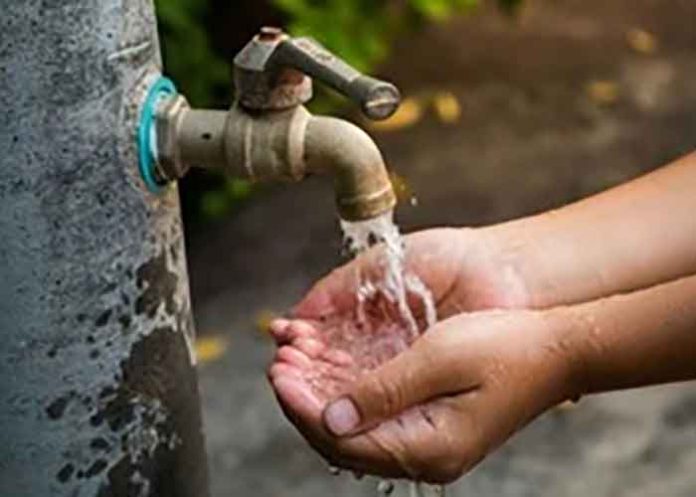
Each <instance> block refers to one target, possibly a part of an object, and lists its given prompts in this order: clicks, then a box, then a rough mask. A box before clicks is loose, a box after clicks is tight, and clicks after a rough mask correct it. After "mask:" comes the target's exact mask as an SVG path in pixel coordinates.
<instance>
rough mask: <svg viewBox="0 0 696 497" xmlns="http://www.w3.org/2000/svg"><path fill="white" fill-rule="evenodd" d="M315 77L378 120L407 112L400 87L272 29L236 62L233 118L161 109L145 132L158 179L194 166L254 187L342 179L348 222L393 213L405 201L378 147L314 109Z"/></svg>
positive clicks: (173, 103)
mask: <svg viewBox="0 0 696 497" xmlns="http://www.w3.org/2000/svg"><path fill="white" fill-rule="evenodd" d="M311 78H315V79H318V80H320V81H322V82H324V83H326V84H327V85H329V86H330V87H332V88H333V89H335V90H337V91H339V92H340V93H343V94H344V95H346V96H348V97H349V98H351V99H353V100H354V101H356V102H357V103H358V104H359V105H360V107H361V109H362V111H363V113H364V114H365V115H366V116H367V117H369V118H371V119H376V120H378V119H386V118H387V117H389V116H391V115H392V114H393V113H394V112H395V111H396V109H397V108H398V106H399V102H400V95H399V91H398V90H397V88H396V87H395V86H394V85H392V84H391V83H387V82H384V81H380V80H377V79H374V78H371V77H369V76H365V75H363V74H361V73H360V72H358V71H357V70H356V69H354V68H353V67H351V66H349V65H348V64H346V63H345V62H344V61H342V60H340V59H339V58H337V57H335V56H334V55H332V54H331V53H329V52H328V51H327V50H326V49H325V48H324V47H322V46H321V45H319V44H318V43H317V42H316V41H314V40H312V39H310V38H291V37H289V36H288V35H287V34H285V33H283V32H282V31H281V30H279V29H276V28H263V29H262V30H261V32H260V33H259V34H258V35H257V36H255V37H254V39H253V40H252V41H251V42H250V43H249V44H248V45H247V46H246V47H245V48H244V49H243V50H242V51H241V52H240V53H239V54H238V55H237V56H236V57H235V60H234V79H235V86H236V97H235V101H234V103H233V105H232V107H231V108H230V109H229V110H228V111H222V110H206V109H194V108H191V107H190V106H189V104H188V102H187V101H186V99H185V97H184V96H182V95H180V94H177V93H176V92H174V91H169V92H167V94H166V95H163V96H162V98H159V99H157V100H156V102H155V103H156V106H155V108H154V111H153V114H154V115H153V118H152V126H153V127H154V129H153V130H152V133H149V134H148V133H144V135H145V137H146V139H147V137H148V136H152V139H153V140H154V141H155V143H154V144H153V145H154V146H155V150H154V152H153V154H152V155H153V160H152V161H151V162H152V169H153V170H152V174H151V175H150V176H151V178H152V180H153V181H154V183H156V185H163V184H166V183H167V182H170V181H174V180H176V179H179V178H182V177H183V176H184V175H185V174H186V172H187V171H188V170H189V169H190V168H191V167H201V168H205V169H219V170H222V171H224V172H225V173H226V174H227V175H230V176H233V177H241V178H248V179H250V180H252V181H267V180H285V181H299V180H301V179H303V178H305V177H307V176H309V175H312V174H317V173H318V174H324V173H325V174H329V175H332V176H333V178H334V188H335V192H336V203H337V209H338V213H339V215H340V217H341V218H342V219H344V220H348V221H358V220H365V219H371V218H373V217H376V216H379V215H381V214H383V213H385V212H388V211H391V210H392V209H393V208H394V206H395V204H396V196H395V194H394V191H393V188H392V184H391V181H390V179H389V174H388V171H387V167H386V165H385V163H384V159H383V157H382V154H381V153H380V150H379V148H378V147H377V145H376V144H375V142H374V141H373V140H372V138H370V136H369V135H368V134H367V133H366V132H365V131H363V130H362V129H361V128H359V127H358V126H356V125H354V124H352V123H350V122H348V121H345V120H341V119H336V118H332V117H324V116H314V115H312V114H311V113H310V112H309V111H308V110H307V109H306V108H305V106H304V104H305V103H306V102H308V101H309V100H310V99H311V98H312V79H311ZM141 169H142V168H141Z"/></svg>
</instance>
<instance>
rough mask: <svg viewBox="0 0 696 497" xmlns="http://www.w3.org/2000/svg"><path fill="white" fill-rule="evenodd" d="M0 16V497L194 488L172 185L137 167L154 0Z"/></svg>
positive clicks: (25, 5)
mask: <svg viewBox="0 0 696 497" xmlns="http://www.w3.org/2000/svg"><path fill="white" fill-rule="evenodd" d="M2 19H3V22H2V29H3V35H2V36H1V37H0V73H1V75H2V76H1V77H0V79H1V80H2V85H0V106H2V109H3V112H2V113H0V129H2V133H0V150H2V154H0V205H1V206H2V208H0V332H1V334H2V341H0V447H1V448H2V449H1V450H2V453H1V455H0V495H3V496H13V497H14V496H22V497H45V496H49V495H50V496H56V497H61V496H64V497H68V496H77V495H79V496H96V495H99V496H102V497H106V496H109V497H121V496H123V497H125V496H138V497H145V496H150V497H152V496H161V497H164V496H167V497H169V496H176V497H204V496H206V495H207V494H208V491H207V474H206V464H205V453H204V450H203V438H202V435H201V419H200V403H199V399H198V388H197V379H196V371H195V366H194V364H193V353H192V349H191V347H192V340H193V320H192V316H191V304H190V298H189V291H188V278H187V273H186V261H185V253H184V240H183V230H182V226H181V219H180V215H179V204H178V195H177V192H176V188H171V189H166V191H164V192H163V193H162V195H161V196H154V195H152V194H150V193H149V192H148V191H147V190H146V188H145V186H144V184H143V181H142V180H141V178H140V175H139V172H138V170H137V164H138V160H137V153H138V151H137V150H136V140H135V130H136V127H137V123H138V118H139V111H140V109H139V106H140V105H141V102H142V100H143V97H144V95H145V93H146V91H147V89H148V87H149V86H150V85H151V84H152V82H153V81H154V80H155V79H157V77H158V75H159V70H160V61H159V44H158V40H157V34H156V27H155V26H156V24H155V17H154V12H153V9H152V4H151V2H150V1H149V0H129V1H128V2H123V1H122V0H99V1H96V0H90V1H61V2H42V1H39V0H27V1H23V2H5V3H4V4H3V15H2Z"/></svg>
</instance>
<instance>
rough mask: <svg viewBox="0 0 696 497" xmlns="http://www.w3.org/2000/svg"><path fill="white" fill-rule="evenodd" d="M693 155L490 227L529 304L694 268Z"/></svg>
mask: <svg viewBox="0 0 696 497" xmlns="http://www.w3.org/2000/svg"><path fill="white" fill-rule="evenodd" d="M695 212H696V153H692V154H690V155H688V156H686V157H684V158H682V159H680V160H678V161H676V162H675V163H673V164H671V165H669V166H667V167H664V168H662V169H659V170H657V171H655V172H653V173H651V174H648V175H646V176H643V177H641V178H638V179H636V180H634V181H631V182H629V183H626V184H624V185H621V186H619V187H616V188H613V189H611V190H608V191H606V192H604V193H601V194H598V195H595V196H593V197H590V198H588V199H585V200H583V201H580V202H577V203H575V204H572V205H569V206H566V207H563V208H561V209H558V210H555V211H550V212H547V213H544V214H541V215H537V216H533V217H529V218H524V219H520V220H516V221H512V222H509V223H504V224H500V225H497V226H493V227H490V228H485V229H484V233H485V234H486V236H489V237H491V238H492V239H493V240H494V243H495V245H496V246H499V247H504V249H503V254H502V255H501V257H502V258H503V263H504V264H507V265H508V266H509V267H511V268H512V269H513V270H515V271H516V272H517V273H519V276H520V278H521V280H522V281H524V282H525V284H526V287H527V293H528V300H529V306H530V307H537V308H545V307H550V306H554V305H559V304H569V303H576V302H585V301H589V300H593V299H596V298H599V297H602V296H608V295H612V294H614V293H617V292H622V291H623V292H625V291H632V290H636V289H640V288H646V287H649V286H652V285H655V284H658V283H662V282H666V281H670V280H673V279H676V278H680V277H682V276H687V275H690V274H694V273H696V215H695V214H694V213H695Z"/></svg>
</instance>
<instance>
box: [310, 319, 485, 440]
mask: <svg viewBox="0 0 696 497" xmlns="http://www.w3.org/2000/svg"><path fill="white" fill-rule="evenodd" d="M454 321H455V322H453V323H450V322H448V321H445V322H443V323H442V324H441V325H438V326H437V327H435V328H439V330H438V329H435V328H434V329H433V330H431V331H429V332H428V333H426V335H424V336H422V337H421V338H420V339H419V340H417V341H416V342H415V344H414V345H413V347H412V348H410V349H408V350H406V351H405V352H403V353H401V354H400V355H398V356H396V357H395V358H394V359H392V360H391V361H389V362H387V363H385V364H383V365H382V366H380V367H379V368H377V369H376V370H374V371H372V372H369V373H366V374H364V375H363V376H362V377H361V378H359V379H358V381H357V382H355V384H354V385H353V386H351V387H350V388H349V389H348V391H347V392H346V394H345V395H344V396H342V397H341V398H339V399H337V400H335V401H334V402H332V403H331V404H330V405H329V406H328V407H327V408H326V409H325V410H324V416H323V417H324V423H325V425H326V427H327V428H328V430H329V431H331V432H332V433H333V434H334V435H337V436H344V435H349V434H354V433H357V432H360V431H363V430H365V429H366V428H369V427H371V426H374V425H375V424H377V423H379V422H380V421H382V420H385V419H388V418H391V417H393V416H395V415H397V414H399V413H400V412H402V411H404V410H405V409H407V408H408V407H411V406H414V405H417V404H421V403H423V402H426V401H428V400H431V399H433V398H435V397H438V396H442V395H452V394H456V393H460V392H462V391H466V390H469V389H473V388H475V387H476V386H477V382H476V380H475V376H474V374H473V370H471V368H470V367H468V365H467V364H466V361H463V360H462V358H461V357H460V353H459V352H458V350H457V348H454V347H452V346H451V345H450V344H449V343H448V341H447V333H452V332H461V330H459V329H454V330H450V329H449V328H450V327H452V326H457V323H456V320H454ZM457 328H458V326H457Z"/></svg>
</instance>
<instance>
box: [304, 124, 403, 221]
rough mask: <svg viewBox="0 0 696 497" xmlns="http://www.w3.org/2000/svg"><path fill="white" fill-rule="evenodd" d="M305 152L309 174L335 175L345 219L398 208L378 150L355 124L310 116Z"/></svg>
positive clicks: (358, 217)
mask: <svg viewBox="0 0 696 497" xmlns="http://www.w3.org/2000/svg"><path fill="white" fill-rule="evenodd" d="M304 151H305V152H304V159H305V164H306V170H307V172H308V173H315V172H316V173H323V172H328V173H331V174H332V175H333V177H334V188H335V191H336V203H337V207H338V212H339V215H340V216H341V218H342V219H344V220H347V221H359V220H364V219H371V218H373V217H376V216H378V215H380V214H383V213H385V212H387V211H390V210H392V209H393V208H394V206H395V205H396V196H395V195H394V190H393V188H392V184H391V181H390V179H389V174H388V173H387V168H386V166H385V164H384V159H383V158H382V154H381V153H380V151H379V148H378V147H377V145H376V144H375V142H374V141H373V140H372V138H370V136H369V135H368V134H367V133H366V132H365V131H363V130H362V129H360V128H359V127H357V126H355V125H354V124H352V123H350V122H348V121H344V120H341V119H336V118H332V117H321V116H313V117H311V118H310V119H309V121H308V122H307V127H306V132H305V138H304Z"/></svg>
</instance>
